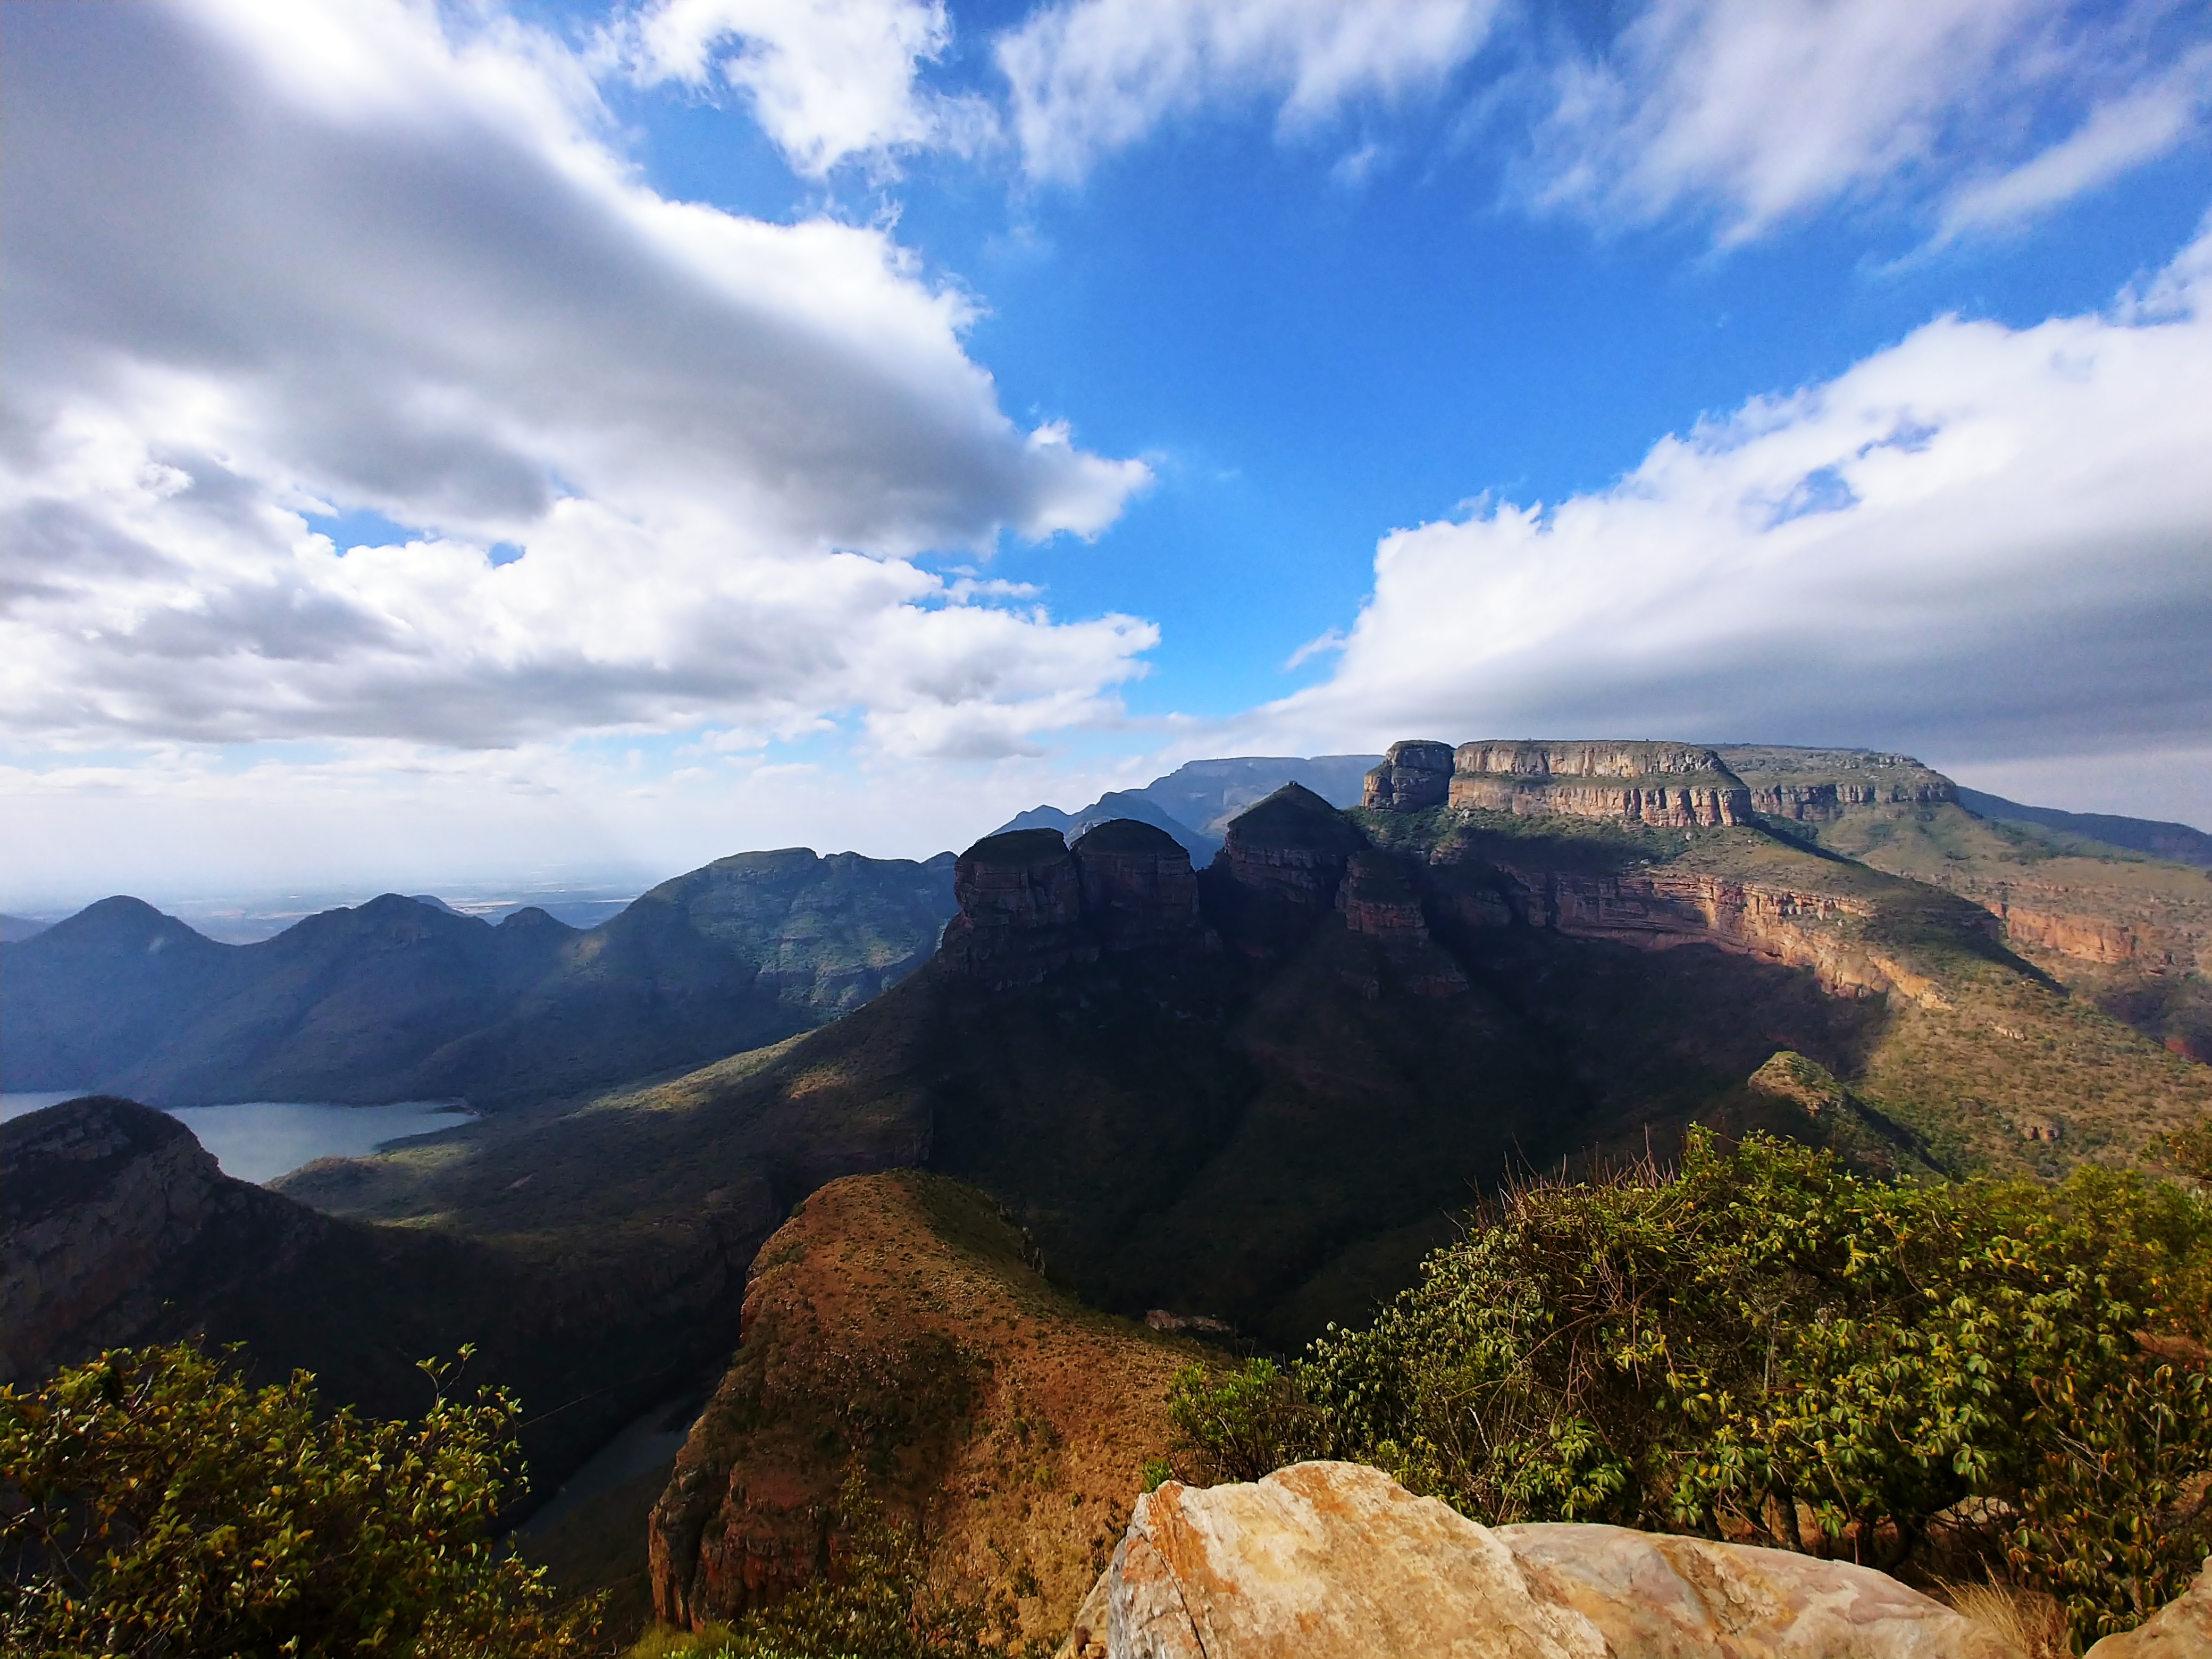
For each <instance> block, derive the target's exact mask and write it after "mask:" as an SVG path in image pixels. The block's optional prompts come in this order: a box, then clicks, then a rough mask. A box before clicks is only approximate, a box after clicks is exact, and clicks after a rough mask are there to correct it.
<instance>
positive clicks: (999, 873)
mask: <svg viewBox="0 0 2212 1659" xmlns="http://www.w3.org/2000/svg"><path fill="white" fill-rule="evenodd" d="M952 896H953V899H954V900H955V902H957V903H958V905H959V906H960V914H959V915H957V916H955V917H954V918H953V919H952V920H951V921H949V922H947V923H946V924H945V942H944V944H943V945H942V946H941V947H940V948H941V949H942V951H944V953H945V957H947V959H948V960H950V961H951V963H952V964H953V965H954V966H955V968H957V969H958V970H959V971H961V972H963V973H964V974H967V975H969V976H970V977H971V978H975V979H980V980H982V981H985V982H986V983H987V984H993V985H1018V984H1023V983H1026V982H1029V981H1034V980H1037V979H1041V978H1042V977H1043V976H1044V975H1046V974H1048V973H1049V972H1051V971H1052V970H1053V969H1055V968H1062V967H1066V965H1067V964H1068V963H1073V962H1095V961H1097V959H1098V941H1097V939H1095V938H1093V937H1092V936H1091V933H1089V932H1088V931H1087V930H1086V929H1085V927H1084V926H1083V878H1082V875H1081V872H1079V871H1078V870H1077V868H1076V865H1075V858H1074V855H1073V854H1071V853H1070V852H1069V851H1068V849H1067V843H1066V841H1064V840H1062V839H1061V837H1060V831H1059V830H1057V829H1016V830H1012V831H1011V832H1009V833H1008V834H1006V835H1003V836H985V837H984V838H983V839H982V840H981V841H979V842H976V843H975V845H974V846H973V847H971V848H969V849H968V850H967V851H966V852H964V853H963V854H961V855H960V858H959V860H958V862H957V863H956V864H955V865H954V866H952Z"/></svg>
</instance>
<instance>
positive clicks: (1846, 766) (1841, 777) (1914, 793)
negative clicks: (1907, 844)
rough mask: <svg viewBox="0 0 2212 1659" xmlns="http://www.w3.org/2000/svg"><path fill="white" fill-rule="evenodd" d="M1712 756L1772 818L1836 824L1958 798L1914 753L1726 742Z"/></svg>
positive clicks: (1947, 782)
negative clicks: (1863, 814) (1880, 811)
mask: <svg viewBox="0 0 2212 1659" xmlns="http://www.w3.org/2000/svg"><path fill="white" fill-rule="evenodd" d="M1714 752H1715V753H1716V754H1717V755H1718V756H1719V757H1720V760H1721V763H1722V764H1723V765H1724V766H1726V767H1727V768H1728V769H1729V770H1730V771H1732V772H1734V773H1735V775H1736V776H1738V777H1739V778H1741V779H1742V780H1743V781H1744V783H1745V784H1746V785H1747V787H1749V788H1750V790H1751V804H1752V809H1753V811H1757V812H1760V813H1763V814H1764V815H1765V816H1766V817H1777V818H1790V819H1792V820H1795V821H1796V822H1798V823H1834V822H1835V821H1836V820H1838V819H1839V818H1844V817H1850V816H1851V815H1852V814H1854V813H1858V812H1865V811H1873V810H1876V809H1879V808H1882V807H1887V806H1928V805H1936V804H1937V803H1939V802H1942V801H1955V800H1957V799H1958V798H1959V791H1958V786H1957V785H1956V784H1954V783H1953V782H1952V781H1951V780H1950V779H1948V778H1947V777H1945V776H1944V775H1942V773H1941V772H1937V771H1935V770H1933V769H1930V768H1929V767H1926V766H1923V765H1922V764H1921V763H1919V762H1918V761H1917V760H1915V759H1913V758H1912V757H1911V756H1910V755H1891V754H1884V753H1881V752H1880V751H1878V750H1871V749H1790V748H1784V747H1782V746H1780V745H1778V744H1728V745H1724V746H1723V747H1721V748H1720V749H1717V750H1715V751H1714Z"/></svg>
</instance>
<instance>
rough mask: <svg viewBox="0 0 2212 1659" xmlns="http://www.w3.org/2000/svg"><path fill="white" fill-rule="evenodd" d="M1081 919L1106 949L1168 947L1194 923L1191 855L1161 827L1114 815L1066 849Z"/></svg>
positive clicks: (1186, 934) (1195, 896)
mask: <svg viewBox="0 0 2212 1659" xmlns="http://www.w3.org/2000/svg"><path fill="white" fill-rule="evenodd" d="M1069 852H1070V854H1072V856H1073V858H1074V860H1075V866H1076V873H1077V879H1078V882H1079V886H1080V888H1081V890H1082V897H1083V917H1084V920H1085V922H1087V923H1088V924H1089V926H1090V927H1091V930H1092V931H1093V932H1094V933H1097V937H1098V942H1099V943H1100V945H1103V946H1104V948H1105V949H1107V950H1109V951H1134V950H1142V949H1145V948H1147V947H1150V946H1155V945H1164V946H1168V947H1170V948H1172V947H1174V946H1176V945H1182V944H1183V943H1185V942H1186V941H1188V939H1189V938H1190V935H1191V931H1192V929H1193V928H1194V927H1197V926H1198V876H1197V874H1196V872H1194V871H1193V870H1192V869H1191V867H1190V854H1188V852H1187V851H1185V850H1184V848H1183V847H1182V843H1181V842H1177V841H1176V838H1175V837H1174V836H1170V835H1169V834H1168V833H1167V832H1166V831H1165V830H1164V829H1158V828H1157V827H1156V826H1154V825H1152V824H1149V823H1139V821H1138V820H1136V819H1134V818H1113V819H1109V821H1108V822H1106V823H1101V824H1098V825H1097V826H1095V827H1093V828H1092V829H1089V830H1086V831H1085V833H1084V834H1083V835H1081V836H1079V837H1077V839H1076V842H1075V845H1074V846H1073V847H1072V848H1069Z"/></svg>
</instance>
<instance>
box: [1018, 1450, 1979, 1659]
mask: <svg viewBox="0 0 2212 1659" xmlns="http://www.w3.org/2000/svg"><path fill="white" fill-rule="evenodd" d="M1060 1653H1061V1656H1062V1659H1277V1656H1280V1659H1293V1656H1295V1659H1338V1656H1342V1659H1353V1656H1359V1659H1366V1656H1370V1655H1376V1654H1424V1655H1431V1654H1432V1655H1440V1656H1453V1659H1614V1656H1629V1655H1662V1654H1663V1655H1669V1656H1672V1655H1683V1656H1687V1655H1691V1654H1696V1655H1699V1656H1711V1659H2017V1656H2015V1655H2014V1654H2012V1652H2011V1650H2009V1649H2008V1647H2007V1646H2006V1645H2005V1644H2004V1643H2002V1641H2000V1640H1999V1639H1998V1638H1997V1637H1996V1635H1995V1633H1994V1632H1990V1631H1989V1630H1988V1629H1986V1628H1984V1626H1980V1625H1977V1624H1975V1623H1974V1622H1973V1621H1972V1620H1968V1619H1966V1618H1964V1617H1962V1616H1960V1614H1959V1613H1954V1612H1953V1611H1952V1610H1951V1609H1950V1608H1948V1607H1943V1606H1942V1605H1941V1604H1940V1603H1937V1602H1936V1601H1930V1600H1929V1598H1928V1597H1926V1596H1924V1595H1919V1594H1917V1592H1915V1591H1913V1590H1910V1589H1906V1588H1905V1586H1904V1585H1902V1584H1900V1583H1898V1582H1897V1581H1896V1580H1895V1579H1893V1578H1890V1577H1887V1576H1886V1575H1884V1574H1882V1573H1879V1572H1875V1571H1872V1570H1871V1569H1869V1568H1865V1567H1860V1566H1854V1565H1849V1564H1847V1563H1844V1562H1838V1561H1818V1560H1813V1559H1808V1558H1807V1557H1804V1556H1798V1555H1792V1554H1790V1553H1786V1552H1784V1551H1780V1550H1766V1549H1752V1548H1746V1547H1740V1546H1735V1545H1729V1544H1715V1543H1708V1542H1706V1541H1705V1540H1703V1539H1697V1538H1672V1537H1660V1536H1656V1535H1653V1534H1646V1533H1638V1532H1632V1531H1629V1530H1627V1529H1626V1528H1620V1527H1602V1526H1571V1525H1555V1526H1521V1527H1499V1528H1494V1529H1493V1528H1488V1527H1485V1526H1482V1525H1480V1524H1479V1523H1477V1522H1473V1521H1470V1520H1468V1519H1467V1517H1466V1516H1462V1515H1460V1514H1458V1513H1456V1512H1455V1511H1454V1510H1451V1509H1449V1508H1447V1507H1446V1506H1445V1505H1444V1504H1441V1503H1438V1502H1437V1500H1436V1499H1435V1498H1416V1497H1415V1496H1413V1493H1411V1492H1407V1490H1406V1489H1405V1488H1404V1487H1403V1486H1400V1485H1398V1483H1397V1482H1396V1481H1395V1480H1391V1479H1390V1478H1389V1476H1387V1475H1385V1474H1382V1473H1381V1472H1380V1471H1378V1470H1375V1469H1370V1468H1363V1467H1361V1466H1359V1465H1358V1464H1353V1463H1299V1464H1294V1465H1292V1466H1291V1468H1285V1469H1279V1470H1277V1471H1276V1472H1275V1473H1274V1474H1271V1475H1269V1476H1267V1479H1265V1480H1260V1481H1256V1482H1254V1483H1252V1484H1250V1485H1237V1486H1215V1487H1212V1488H1210V1489H1200V1488H1194V1487H1190V1486H1182V1485H1181V1484H1180V1483H1177V1482H1174V1481H1170V1482H1169V1483H1168V1484H1167V1485H1165V1486H1162V1487H1160V1488H1159V1490H1158V1491H1157V1492H1152V1493H1149V1494H1148V1495H1146V1497H1144V1498H1139V1500H1138V1502H1137V1510H1136V1514H1135V1516H1134V1517H1133V1519H1132V1520H1131V1522H1130V1523H1129V1529H1128V1532H1127V1535H1126V1536H1125V1537H1124V1538H1123V1539H1122V1541H1121V1544H1120V1546H1119V1547H1117V1548H1116V1549H1115V1553H1114V1559H1113V1563H1112V1565H1110V1566H1109V1567H1108V1569H1107V1571H1105V1573H1104V1574H1103V1575H1102V1576H1101V1577H1100V1579H1099V1582H1098V1584H1097V1587H1096V1588H1095V1589H1094V1590H1093V1592H1092V1594H1091V1596H1089V1597H1088V1598H1087V1599H1086V1600H1085V1602H1084V1605H1083V1607H1081V1608H1080V1609H1079V1611H1078V1613H1077V1615H1076V1620H1075V1626H1074V1628H1073V1630H1071V1632H1069V1635H1068V1639H1067V1641H1066V1644H1064V1645H1063V1646H1062V1647H1061V1649H1060Z"/></svg>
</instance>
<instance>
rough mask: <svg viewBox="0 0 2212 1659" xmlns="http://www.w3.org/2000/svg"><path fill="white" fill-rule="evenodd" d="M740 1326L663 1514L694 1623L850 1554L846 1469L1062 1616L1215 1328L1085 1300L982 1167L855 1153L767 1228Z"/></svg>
mask: <svg viewBox="0 0 2212 1659" xmlns="http://www.w3.org/2000/svg"><path fill="white" fill-rule="evenodd" d="M1202 1352H1206V1351H1205V1350H1202V1349H1200V1348H1198V1347H1196V1346H1194V1345H1193V1344H1190V1343H1188V1342H1187V1341H1183V1340H1176V1339H1172V1338H1170V1337H1166V1336H1162V1335H1158V1334H1154V1333H1152V1332H1151V1331H1148V1330H1146V1329H1145V1328H1142V1327H1139V1326H1136V1325H1133V1324H1130V1323H1128V1322H1124V1321H1120V1320H1114V1319H1109V1318H1107V1317H1105V1316H1102V1315H1098V1314H1095V1313H1092V1312H1091V1311H1089V1310H1085V1309H1084V1308H1082V1307H1081V1306H1080V1305H1079V1304H1075V1303H1074V1302H1073V1301H1072V1300H1070V1299H1068V1298H1066V1297H1064V1296H1062V1295H1061V1294H1060V1292H1059V1291H1055V1290H1054V1288H1053V1287H1052V1286H1051V1285H1048V1283H1047V1282H1046V1281H1045V1279H1043V1277H1042V1274H1041V1273H1039V1272H1038V1271H1037V1269H1036V1261H1035V1257H1034V1255H1033V1253H1032V1252H1031V1251H1030V1249H1029V1248H1028V1246H1027V1243H1026V1241H1025V1239H1024V1236H1023V1235H1022V1234H1021V1233H1020V1232H1019V1231H1018V1230H1017V1229H1015V1228H1014V1227H1012V1225H1009V1224H1008V1223H1007V1222H1006V1221H1005V1220H1004V1219H1003V1218H1001V1217H1000V1215H999V1213H998V1212H997V1211H996V1209H995V1207H994V1206H993V1204H992V1203H991V1201H990V1200H987V1199H986V1198H985V1197H984V1196H983V1195H982V1194H981V1193H978V1192H976V1191H975V1190H974V1189H973V1188H966V1187H962V1186H960V1185H958V1184H957V1183H956V1182H950V1181H946V1180H945V1179H943V1178H942V1177H939V1176H924V1175H919V1174H913V1173H896V1174H884V1175H878V1176H857V1177H854V1178H851V1179H848V1180H843V1181H839V1182H833V1183H831V1184H830V1185H829V1186H828V1187H825V1188H823V1189H822V1190H821V1191H819V1192H817V1193H816V1194H814V1195H813V1196H812V1197H811V1198H810V1199H808V1200H806V1202H805V1205H804V1206H801V1208H800V1209H799V1212H797V1213H796V1214H794V1215H793V1218H791V1220H790V1221H788V1222H787V1223H786V1224H785V1225H784V1226H783V1227H782V1228H781V1230H780V1231H778V1232H777V1233H776V1234H775V1237H773V1238H771V1239H770V1240H769V1243H767V1245H765V1246H764V1247H763V1249H762V1251H761V1253H760V1255H759V1257H758V1258H757V1260H756V1261H755V1262H754V1265H753V1271H752V1274H751V1277H750V1280H749V1281H748V1283H747V1285H746V1289H745V1294H744V1340H743V1341H742V1342H741V1343H740V1345H739V1347H738V1354H737V1357H736V1358H735V1360H734V1361H733V1362H732V1365H731V1367H730V1370H729V1372H728V1374H727V1376H726V1377H725V1378H724V1380H723V1382H722V1384H721V1387H720V1389H718V1390H717V1392H716V1394H715V1396H714V1401H713V1402H712V1403H711V1404H710V1405H709V1406H708V1409H707V1411H706V1413H704V1415H702V1417H701V1418H700V1419H699V1421H698V1423H697V1425H696V1426H695V1427H694V1428H693V1430H692V1431H691V1434H690V1438H689V1440H688V1441H687V1443H686V1444H685V1445H684V1449H683V1451H682V1453H681V1454H680V1455H678V1460H677V1465H676V1468H675V1471H674V1474H672V1475H671V1479H670V1481H669V1484H668V1487H667V1489H666V1491H665V1493H664V1494H663V1496H662V1498H661V1500H660V1502H659V1505H658V1506H657V1507H656V1508H655V1510H654V1511H653V1520H652V1524H651V1534H650V1553H651V1563H652V1565H651V1572H652V1580H653V1602H654V1607H655V1610H656V1612H657V1613H658V1615H659V1617H660V1618H661V1619H663V1620H666V1621H668V1622H670V1623H672V1624H678V1625H684V1626H692V1627H696V1626H699V1625H701V1624H702V1623H704V1622H706V1621H708V1620H717V1619H728V1618H731V1617H732V1616H734V1615H736V1614H738V1613H742V1612H744V1611H746V1610H749V1609H751V1608H756V1607H763V1606H765V1605H767V1604H769V1603H770V1602H772V1601H775V1600H777V1599H779V1598H780V1597H781V1596H782V1595H787V1594H788V1593H789V1592H790V1591H791V1590H792V1589H795V1588H797V1587H798V1586H799V1585H801V1584H803V1583H806V1582H808V1581H809V1580H811V1578H813V1577H816V1576H817V1575H818V1574H820V1573H823V1572H824V1571H832V1570H834V1567H835V1564H836V1558H837V1554H838V1552H839V1550H840V1549H841V1548H842V1534H841V1530H840V1524H841V1523H840V1517H839V1513H838V1498H839V1489H840V1485H841V1482H842V1479H843V1476H844V1474H845V1471H846V1469H847V1468H848V1465H849V1464H850V1462H851V1461H852V1460H854V1458H856V1457H858V1458H861V1459H863V1460H864V1461H865V1464H866V1467H867V1468H869V1469H870V1470H871V1471H872V1481H871V1485H872V1492H873V1495H874V1496H875V1497H876V1498H877V1499H878V1501H879V1502H881V1503H883V1504H884V1505H885V1507H886V1508H887V1509H888V1510H890V1513H891V1514H892V1515H894V1516H897V1517H900V1518H902V1519H909V1520H913V1519H922V1518H926V1519H927V1521H928V1522H929V1545H930V1549H931V1563H930V1571H931V1576H932V1578H933V1581H934V1582H936V1583H939V1584H940V1585H947V1586H950V1585H958V1586H959V1587H961V1588H962V1589H963V1590H964V1591H965V1592H966V1593H967V1594H968V1595H975V1594H976V1593H977V1591H978V1590H979V1589H981V1590H1000V1591H1003V1592H1005V1593H1006V1595H1008V1596H1009V1598H1010V1599H1011V1600H1012V1602H1013V1604H1014V1606H1015V1607H1016V1610H1017V1623H1018V1626H1019V1629H1018V1631H1016V1632H1012V1633H1013V1634H1016V1635H1019V1636H1024V1637H1026V1638H1030V1639H1032V1640H1034V1639H1037V1638H1045V1637H1049V1636H1057V1635H1058V1634H1059V1633H1060V1632H1062V1631H1064V1630H1065V1629H1066V1626H1067V1620H1068V1618H1069V1617H1070V1615H1071V1614H1072V1613H1073V1610H1074V1608H1075V1606H1076V1604H1077V1603H1078V1602H1079V1601H1080V1600H1081V1599H1082V1596H1083V1594H1084V1592H1085V1589H1087V1588H1088V1587H1089V1586H1090V1584H1091V1582H1092V1580H1093V1579H1094V1578H1095V1577H1097V1572H1098V1570H1099V1568H1100V1567H1101V1566H1102V1565H1103V1564H1104V1562H1105V1559H1106V1557H1107V1554H1108V1553H1109V1551H1110V1550H1111V1549H1112V1547H1113V1543H1114V1540H1115V1536H1117V1535H1118V1534H1119V1532H1120V1529H1121V1526H1122V1525H1123V1524H1124V1522H1125V1521H1126V1518H1127V1513H1128V1510H1127V1503H1128V1496H1129V1489H1130V1486H1131V1485H1132V1477H1133V1474H1134V1473H1135V1471H1137V1470H1138V1469H1139V1468H1141V1467H1142V1465H1143V1463H1144V1462H1145V1460H1146V1458H1148V1457H1159V1456H1164V1455H1165V1454H1166V1451H1167V1449H1168V1445H1169V1442H1170V1437H1171V1434H1172V1429H1171V1425H1170V1423H1169V1421H1168V1417H1167V1410H1166V1405H1165V1397H1166V1393H1167V1387H1168V1383H1169V1380H1170V1378H1171V1377H1172V1376H1174V1374H1175V1372H1176V1370H1177V1369H1179V1368H1180V1367H1181V1366H1182V1364H1186V1363H1188V1361H1189V1360H1190V1359H1191V1358H1194V1356H1196V1355H1198V1354H1200V1353H1202Z"/></svg>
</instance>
